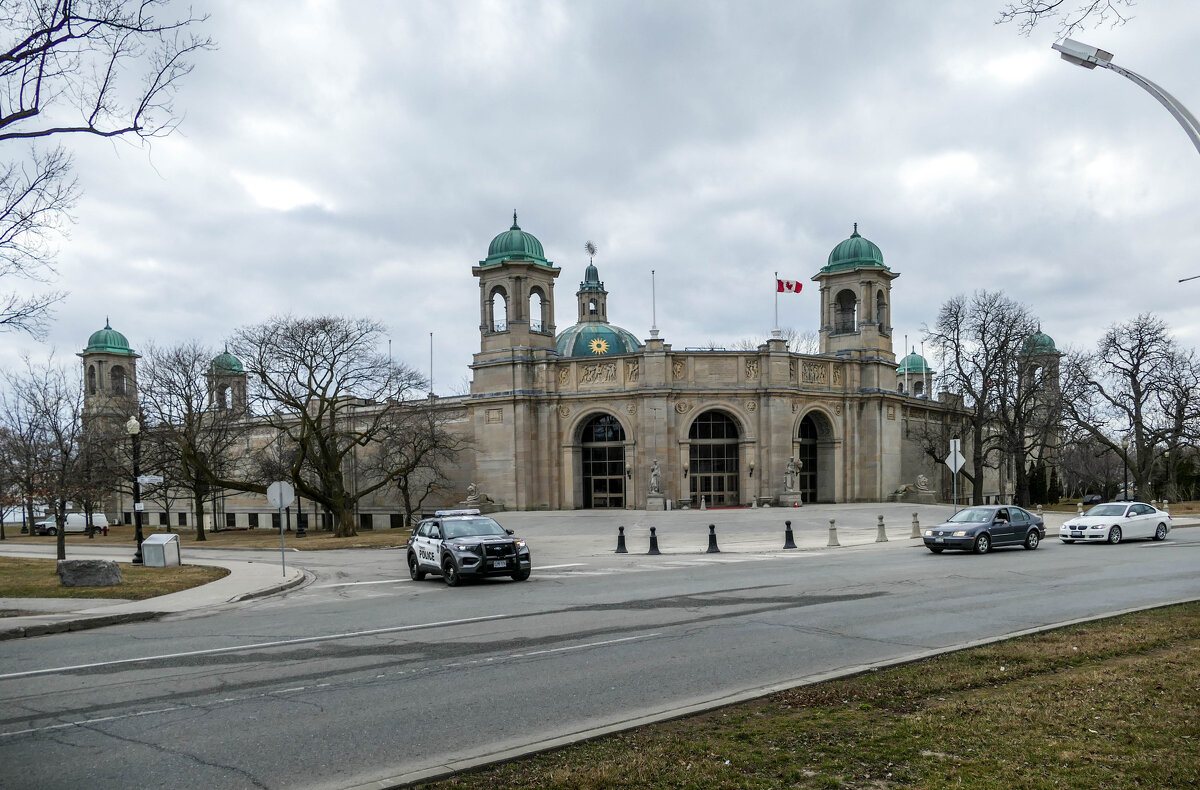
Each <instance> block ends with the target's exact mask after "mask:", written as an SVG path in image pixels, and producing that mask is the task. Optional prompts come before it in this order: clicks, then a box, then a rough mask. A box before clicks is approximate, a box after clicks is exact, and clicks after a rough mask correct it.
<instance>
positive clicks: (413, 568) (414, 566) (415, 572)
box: [408, 551, 425, 582]
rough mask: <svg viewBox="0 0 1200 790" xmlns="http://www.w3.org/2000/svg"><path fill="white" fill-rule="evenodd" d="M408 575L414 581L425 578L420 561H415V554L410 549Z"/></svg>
mask: <svg viewBox="0 0 1200 790" xmlns="http://www.w3.org/2000/svg"><path fill="white" fill-rule="evenodd" d="M408 575H409V576H411V577H412V580H413V581H415V582H419V581H421V580H422V579H424V578H425V571H423V570H421V563H419V562H417V555H416V554H413V553H412V552H411V551H410V552H409V553H408Z"/></svg>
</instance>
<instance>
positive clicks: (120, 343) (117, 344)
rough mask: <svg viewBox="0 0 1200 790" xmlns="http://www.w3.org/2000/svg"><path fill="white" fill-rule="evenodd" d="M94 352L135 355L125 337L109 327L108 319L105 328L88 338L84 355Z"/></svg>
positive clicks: (105, 321)
mask: <svg viewBox="0 0 1200 790" xmlns="http://www.w3.org/2000/svg"><path fill="white" fill-rule="evenodd" d="M93 351H101V352H104V353H106V354H128V355H130V356H132V355H133V349H131V348H130V347H129V341H128V340H126V339H125V335H122V334H121V333H120V332H118V331H117V330H115V329H113V328H112V327H111V326H109V325H108V319H107V318H106V319H104V328H103V329H98V330H96V331H95V332H93V333H92V336H91V337H89V338H88V344H87V348H85V349H84V350H83V353H85V354H88V353H91V352H93Z"/></svg>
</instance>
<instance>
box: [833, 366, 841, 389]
mask: <svg viewBox="0 0 1200 790" xmlns="http://www.w3.org/2000/svg"><path fill="white" fill-rule="evenodd" d="M833 385H834V386H835V387H840V386H841V385H842V366H841V365H835V366H834V368H833Z"/></svg>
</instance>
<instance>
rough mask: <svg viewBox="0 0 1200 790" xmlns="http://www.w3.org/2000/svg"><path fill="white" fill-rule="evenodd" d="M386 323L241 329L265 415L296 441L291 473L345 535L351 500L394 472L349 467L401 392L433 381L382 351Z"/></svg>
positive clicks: (317, 322)
mask: <svg viewBox="0 0 1200 790" xmlns="http://www.w3.org/2000/svg"><path fill="white" fill-rule="evenodd" d="M383 339H384V327H383V325H382V324H381V323H379V322H377V321H372V320H369V319H363V318H343V317H340V316H318V317H315V318H296V317H293V316H277V317H275V318H272V319H270V320H269V321H267V322H265V323H263V324H258V325H256V326H249V327H243V328H242V329H239V330H238V331H237V332H236V334H235V335H234V339H233V342H232V343H231V344H230V350H231V351H232V352H233V353H234V354H236V355H237V356H238V357H240V358H241V359H242V362H243V364H244V365H245V367H246V372H247V373H248V375H249V377H250V383H251V386H252V391H253V396H254V399H255V403H256V405H257V406H258V407H259V408H258V411H259V412H260V413H261V415H262V416H261V419H263V420H265V421H266V423H267V424H269V425H271V426H272V427H273V428H274V429H275V430H277V431H279V432H280V433H281V434H282V435H283V436H284V437H286V442H288V443H290V444H291V445H293V446H294V447H295V448H296V454H295V457H294V460H293V461H292V465H291V469H290V476H289V479H290V480H291V482H292V483H293V485H295V487H296V491H297V493H298V494H300V495H301V496H303V497H304V498H306V499H311V500H314V501H315V502H318V503H320V504H321V505H323V506H324V507H325V508H326V509H327V510H328V511H330V512H331V513H333V515H334V519H335V520H336V524H337V526H336V528H335V530H334V532H335V534H336V535H337V536H338V537H349V536H353V535H356V534H357V529H356V526H355V523H354V508H355V505H356V504H357V502H358V501H359V500H360V499H362V498H363V497H364V496H367V495H368V494H371V493H373V492H374V491H377V490H379V489H380V488H382V487H384V486H386V485H389V484H391V483H392V481H393V477H392V476H391V475H389V474H377V475H374V476H371V477H370V478H367V477H365V476H362V477H358V478H357V479H355V477H356V476H354V475H350V474H347V471H348V469H349V468H350V465H351V464H352V462H353V459H354V457H355V456H356V455H357V453H358V451H359V450H358V448H361V447H365V446H367V445H368V444H370V443H372V442H375V441H377V440H379V439H380V438H381V437H383V436H384V435H386V432H387V431H388V430H389V426H391V425H392V423H393V417H394V415H395V414H396V412H397V411H399V410H401V409H403V408H405V404H404V401H405V400H406V398H407V397H408V396H410V395H412V394H413V393H415V392H419V391H423V390H424V388H425V387H426V386H427V384H426V381H425V379H424V378H423V377H422V376H421V375H420V374H419V373H418V372H416V371H415V370H413V369H412V368H410V367H408V366H406V365H403V364H399V363H394V362H393V361H392V360H391V359H390V358H389V356H388V354H387V353H386V352H381V350H380V345H381V343H382V342H383Z"/></svg>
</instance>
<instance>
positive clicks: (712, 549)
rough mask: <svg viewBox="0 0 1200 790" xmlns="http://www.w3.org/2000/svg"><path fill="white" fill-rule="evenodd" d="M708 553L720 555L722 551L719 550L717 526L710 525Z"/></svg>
mask: <svg viewBox="0 0 1200 790" xmlns="http://www.w3.org/2000/svg"><path fill="white" fill-rule="evenodd" d="M708 553H709V554H720V553H721V550H720V549H718V548H717V525H716V524H709V525H708Z"/></svg>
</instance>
